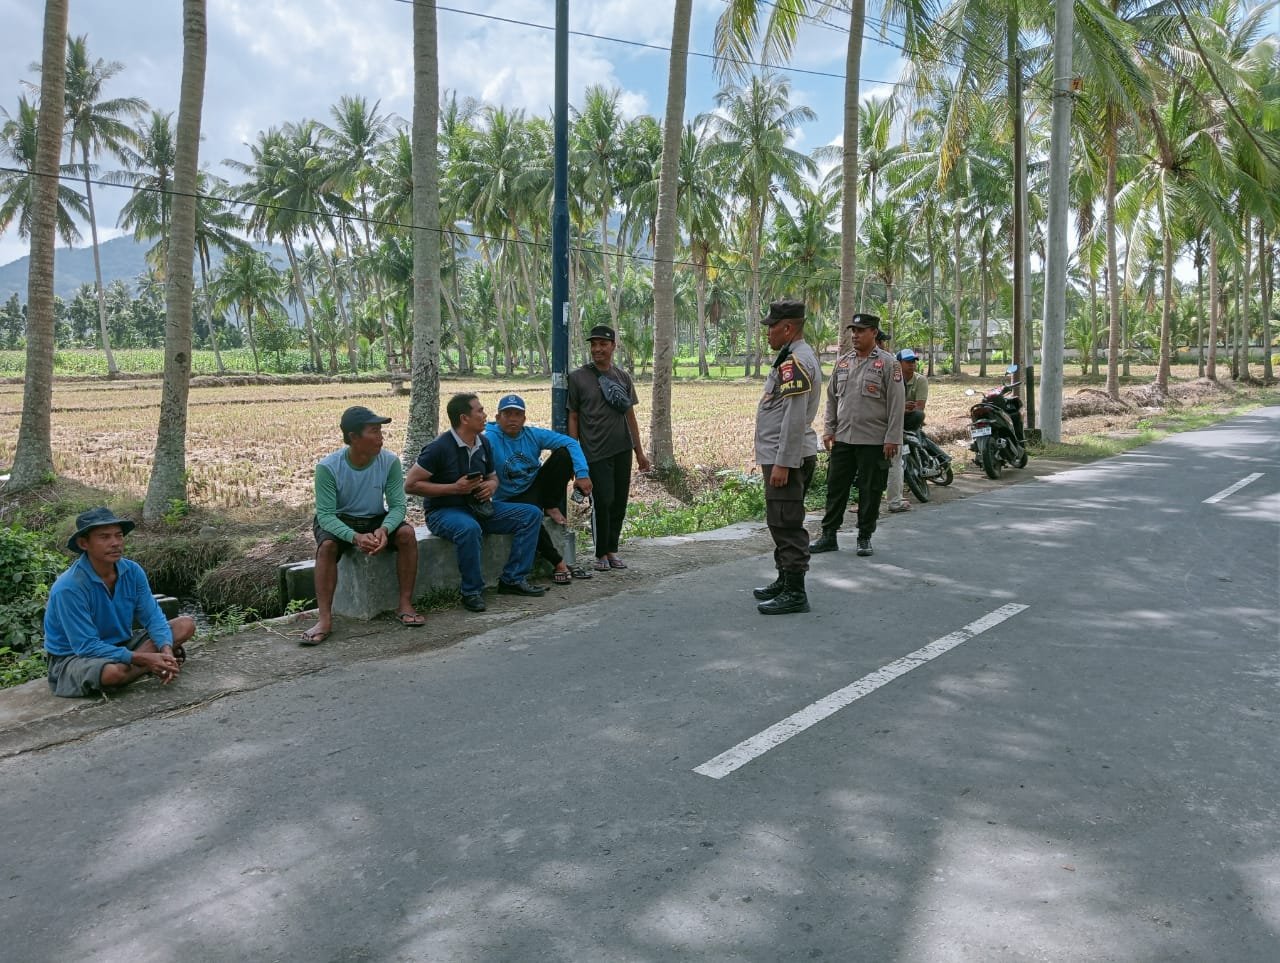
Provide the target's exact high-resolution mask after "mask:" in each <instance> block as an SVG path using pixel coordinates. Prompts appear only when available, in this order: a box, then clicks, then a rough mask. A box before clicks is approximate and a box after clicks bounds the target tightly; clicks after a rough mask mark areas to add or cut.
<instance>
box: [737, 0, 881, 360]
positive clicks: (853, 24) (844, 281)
mask: <svg viewBox="0 0 1280 963" xmlns="http://www.w3.org/2000/svg"><path fill="white" fill-rule="evenodd" d="M866 9H867V6H866V0H851V2H850V4H849V40H848V42H847V44H846V45H845V58H844V138H843V148H842V152H841V157H840V173H841V176H842V177H843V178H844V187H843V190H842V192H841V197H840V317H839V318H837V320H836V329H837V330H838V331H839V337H840V350H841V351H844V350H846V349H847V348H848V347H849V345H850V344H851V341H850V337H851V336H850V335H849V333H848V330H847V328H846V325H848V323H849V320H850V319H851V318H852V317H853V313H854V311H855V310H856V308H855V306H854V297H855V294H856V288H855V285H856V284H857V277H858V97H859V80H858V78H859V77H860V76H861V71H862V31H863V28H864V27H865V26H866ZM752 320H755V319H754V318H753V319H752Z"/></svg>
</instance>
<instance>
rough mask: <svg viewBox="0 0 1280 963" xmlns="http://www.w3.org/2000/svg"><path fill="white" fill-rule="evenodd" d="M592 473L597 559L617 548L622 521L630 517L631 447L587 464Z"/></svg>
mask: <svg viewBox="0 0 1280 963" xmlns="http://www.w3.org/2000/svg"><path fill="white" fill-rule="evenodd" d="M587 469H588V470H589V471H590V472H591V534H592V536H593V537H594V538H595V542H596V558H604V557H605V556H606V555H612V554H613V553H614V552H616V551H617V550H618V539H619V538H620V537H621V536H622V522H623V520H624V519H625V518H626V517H627V498H628V497H629V496H630V494H631V449H630V448H628V449H627V450H626V451H622V452H619V453H618V454H616V455H611V456H610V457H608V458H602V459H600V460H599V461H592V462H588V463H587Z"/></svg>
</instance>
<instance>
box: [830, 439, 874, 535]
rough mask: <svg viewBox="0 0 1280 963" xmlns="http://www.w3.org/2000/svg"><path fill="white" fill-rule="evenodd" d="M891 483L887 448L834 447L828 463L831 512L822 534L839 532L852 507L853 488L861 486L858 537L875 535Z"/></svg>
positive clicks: (839, 444) (865, 446)
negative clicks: (855, 483) (885, 455)
mask: <svg viewBox="0 0 1280 963" xmlns="http://www.w3.org/2000/svg"><path fill="white" fill-rule="evenodd" d="M888 480H889V459H887V458H885V457H884V445H846V444H845V443H844V442H842V441H837V442H835V443H834V444H833V445H832V446H831V460H830V462H829V463H828V464H827V511H826V514H825V515H823V516H822V531H823V532H824V533H828V532H838V531H839V530H840V523H841V522H842V521H844V510H845V509H846V508H847V507H848V505H849V489H850V488H852V487H853V483H854V482H855V481H856V482H857V483H858V537H859V538H870V537H871V536H872V535H874V534H875V530H876V521H877V519H879V518H880V500H881V499H882V498H883V497H884V486H885V483H886V482H888Z"/></svg>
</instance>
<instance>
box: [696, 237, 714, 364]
mask: <svg viewBox="0 0 1280 963" xmlns="http://www.w3.org/2000/svg"><path fill="white" fill-rule="evenodd" d="M696 270H697V272H698V276H697V279H696V281H695V282H694V294H695V297H696V299H697V303H698V377H700V378H710V377H711V367H710V366H709V365H708V364H707V259H706V258H705V257H702V256H700V257H699V259H698V260H697V267H696Z"/></svg>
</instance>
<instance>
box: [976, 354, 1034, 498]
mask: <svg viewBox="0 0 1280 963" xmlns="http://www.w3.org/2000/svg"><path fill="white" fill-rule="evenodd" d="M1017 371H1018V366H1017V365H1016V364H1011V365H1009V367H1007V368H1006V369H1005V372H1006V373H1007V374H1008V375H1009V377H1010V381H1009V382H1008V383H1007V384H1003V385H1000V386H999V387H996V388H991V389H990V390H988V391H986V392H984V393H983V395H982V400H981V401H979V402H978V403H977V404H975V405H973V406H972V407H971V408H970V409H969V418H970V420H971V421H972V424H971V425H970V428H969V437H970V439H971V443H970V445H969V450H970V451H971V452H973V453H974V461H975V462H977V464H978V465H979V466H981V468H982V470H983V471H984V472H986V475H987V477H988V478H991V479H996V478H999V477H1000V472H1001V471H1002V470H1003V469H1004V466H1005V465H1011V466H1012V467H1014V468H1026V467H1027V443H1026V439H1025V438H1024V437H1023V434H1022V399H1021V398H1017V397H1013V396H1012V392H1013V390H1014V389H1015V388H1017V387H1018V386H1019V385H1021V384H1022V382H1021V381H1013V380H1012V378H1013V375H1014V374H1016V373H1017ZM965 394H966V395H969V396H973V395H976V394H977V392H976V391H974V390H973V389H972V388H969V389H968V390H966V391H965Z"/></svg>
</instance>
